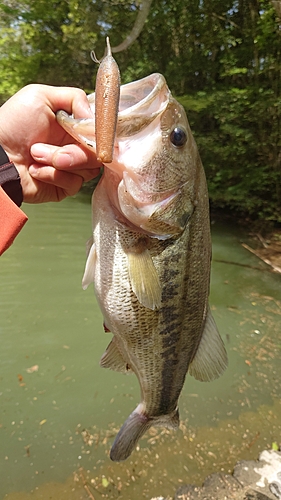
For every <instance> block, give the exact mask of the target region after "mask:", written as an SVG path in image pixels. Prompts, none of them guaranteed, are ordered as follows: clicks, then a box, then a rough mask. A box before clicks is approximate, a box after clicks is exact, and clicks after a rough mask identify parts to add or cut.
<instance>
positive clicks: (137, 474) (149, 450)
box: [0, 197, 281, 500]
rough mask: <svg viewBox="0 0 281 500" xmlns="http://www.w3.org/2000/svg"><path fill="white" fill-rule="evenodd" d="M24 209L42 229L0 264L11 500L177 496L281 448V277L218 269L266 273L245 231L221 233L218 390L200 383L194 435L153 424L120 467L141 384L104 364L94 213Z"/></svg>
mask: <svg viewBox="0 0 281 500" xmlns="http://www.w3.org/2000/svg"><path fill="white" fill-rule="evenodd" d="M25 210H26V212H27V214H28V215H29V218H30V220H29V222H28V224H27V225H26V226H25V228H24V230H23V231H22V232H21V234H20V235H19V236H18V238H17V240H16V242H15V243H14V245H13V246H12V248H11V249H10V250H9V251H8V252H6V254H4V255H3V256H2V257H1V261H0V304H1V306H0V307H1V323H0V331H1V351H0V440H1V452H0V477H1V481H0V497H1V498H8V499H9V500H12V499H17V498H18V499H19V498H20V499H21V500H24V499H25V498H26V499H27V498H31V496H30V494H29V493H28V492H30V491H31V490H33V493H32V498H44V499H46V498H49V497H51V496H53V498H59V499H64V498H67V499H73V500H74V499H78V498H83V499H84V498H85V499H87V498H91V496H90V495H91V494H92V495H94V494H95V492H96V491H98V492H99V494H100V495H102V496H104V497H105V498H117V496H118V498H124V499H130V498H136V497H138V498H139V497H141V496H143V498H151V497H152V496H157V495H160V494H161V495H163V496H167V495H172V494H173V493H174V491H175V489H176V488H177V487H178V486H179V485H180V484H181V481H183V482H191V481H193V482H199V483H200V481H202V480H203V479H204V477H205V476H206V474H208V473H210V472H213V471H215V470H220V469H224V470H225V471H226V470H231V468H232V466H233V464H234V463H235V462H236V461H237V460H238V459H240V458H248V459H249V458H256V456H257V453H258V450H261V449H263V448H264V447H266V446H271V443H272V442H273V441H277V442H279V441H280V430H281V424H280V419H279V420H278V418H277V416H278V415H279V416H280V410H281V407H280V403H279V400H280V380H281V377H280V375H281V368H280V357H281V340H280V329H281V328H280V324H281V321H280V320H281V318H280V315H281V302H280V277H279V276H278V275H273V274H270V273H267V272H262V271H259V270H255V269H251V268H250V267H249V268H247V267H240V266H235V265H233V264H231V263H230V264H225V263H221V262H217V261H220V260H227V261H229V262H238V263H242V264H247V265H249V266H251V265H252V266H255V267H259V268H260V269H263V267H264V264H263V263H260V262H259V261H258V260H257V259H256V258H255V257H254V256H253V255H251V254H250V253H248V252H247V251H246V250H245V249H243V248H242V247H241V245H240V238H241V234H239V233H237V232H235V231H234V230H233V229H230V228H226V227H225V226H220V225H219V224H214V226H213V259H214V262H213V267H212V286H211V300H210V302H211V304H212V308H213V314H214V316H215V318H216V321H217V323H218V326H219V329H220V332H221V333H222V337H223V339H224V341H225V343H226V346H227V350H228V353H229V358H230V366H229V368H228V370H227V372H226V374H225V375H224V376H223V377H222V378H220V379H219V380H217V381H215V382H213V383H210V384H204V383H200V382H196V381H195V380H193V379H192V378H191V377H188V378H187V381H186V384H185V387H184V390H183V393H182V396H181V399H180V414H181V419H182V426H181V431H179V432H178V433H170V432H167V431H165V430H162V429H160V430H159V429H158V430H157V431H155V430H154V429H151V432H150V433H149V434H148V436H146V437H145V438H144V439H143V440H141V442H140V447H139V448H138V450H137V451H136V452H135V453H134V454H133V455H132V457H131V458H130V459H129V460H128V461H127V462H125V463H124V464H113V463H112V462H110V460H109V458H108V452H109V449H110V446H111V444H112V442H113V439H114V436H115V434H116V431H117V430H118V428H119V427H120V425H121V424H122V423H123V421H124V419H125V418H126V417H127V416H128V414H129V413H130V412H131V411H132V409H133V408H134V407H135V406H136V404H137V403H138V401H139V389H138V384H137V381H136V379H135V377H133V376H127V377H126V376H123V375H122V374H118V373H114V372H111V371H109V370H102V369H101V368H100V367H99V358H100V356H101V354H102V353H103V351H104V349H105V347H106V346H107V344H108V336H107V335H106V334H104V333H103V328H102V318H101V314H100V312H99V310H98V307H97V305H96V303H95V300H94V296H93V292H92V290H91V289H88V290H87V291H83V290H82V288H81V278H82V274H83V270H84V263H85V241H86V240H87V239H88V237H89V236H90V232H91V220H90V219H91V214H90V212H91V211H90V205H89V203H85V200H84V199H83V198H81V197H77V198H73V199H68V200H65V201H64V202H63V203H61V204H60V205H57V204H47V205H42V206H36V207H33V206H25ZM244 241H245V238H244ZM278 440H279V441H278ZM24 491H26V492H27V493H26V495H24ZM13 492H20V493H18V494H16V493H13ZM91 492H92V493H91Z"/></svg>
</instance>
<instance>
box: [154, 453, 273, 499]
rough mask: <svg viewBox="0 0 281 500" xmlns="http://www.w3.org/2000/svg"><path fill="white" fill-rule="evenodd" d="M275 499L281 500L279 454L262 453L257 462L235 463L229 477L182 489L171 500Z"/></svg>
mask: <svg viewBox="0 0 281 500" xmlns="http://www.w3.org/2000/svg"><path fill="white" fill-rule="evenodd" d="M276 499H278V500H280V499H281V452H280V451H277V450H264V451H263V452H262V453H261V454H260V456H259V459H258V460H242V461H240V462H238V463H237V464H236V466H235V467H234V470H233V473H232V474H221V473H215V474H211V475H210V476H208V477H207V478H206V479H205V481H204V483H203V485H202V486H201V487H198V486H194V485H192V484H187V485H185V486H181V487H180V488H179V489H178V490H177V492H176V494H175V496H174V500H276ZM151 500H172V499H171V498H166V499H164V498H163V497H157V498H154V499H151Z"/></svg>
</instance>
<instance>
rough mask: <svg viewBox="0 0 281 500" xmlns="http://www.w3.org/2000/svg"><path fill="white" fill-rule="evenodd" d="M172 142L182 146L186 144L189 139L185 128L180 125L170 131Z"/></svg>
mask: <svg viewBox="0 0 281 500" xmlns="http://www.w3.org/2000/svg"><path fill="white" fill-rule="evenodd" d="M170 139H171V143H172V144H173V145H174V146H176V147H177V148H180V147H182V146H184V145H185V143H186V141H187V136H186V132H185V130H183V129H182V128H180V127H175V128H174V130H172V132H171V133H170Z"/></svg>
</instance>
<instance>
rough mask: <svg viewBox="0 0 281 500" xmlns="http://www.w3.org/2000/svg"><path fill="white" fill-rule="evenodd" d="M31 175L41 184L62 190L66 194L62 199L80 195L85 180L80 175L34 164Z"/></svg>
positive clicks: (30, 169)
mask: <svg viewBox="0 0 281 500" xmlns="http://www.w3.org/2000/svg"><path fill="white" fill-rule="evenodd" d="M29 173H30V175H31V176H32V177H33V178H34V179H36V180H38V181H40V182H43V183H45V184H52V185H54V186H56V188H60V189H62V190H63V193H64V196H63V197H62V198H65V197H66V196H73V195H75V194H76V193H78V191H79V190H80V188H81V186H82V183H83V178H82V177H81V176H80V175H76V174H73V173H71V172H65V171H62V170H57V169H55V168H53V167H51V166H48V167H43V166H39V165H36V164H33V165H31V166H30V167H29ZM62 198H59V199H62Z"/></svg>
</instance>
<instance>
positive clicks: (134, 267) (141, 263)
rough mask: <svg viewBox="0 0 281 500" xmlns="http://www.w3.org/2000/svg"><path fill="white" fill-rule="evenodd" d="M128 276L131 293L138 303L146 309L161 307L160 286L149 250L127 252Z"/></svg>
mask: <svg viewBox="0 0 281 500" xmlns="http://www.w3.org/2000/svg"><path fill="white" fill-rule="evenodd" d="M127 257H128V267H129V276H130V280H131V285H132V289H133V292H134V293H135V294H136V296H137V298H138V300H139V302H140V303H141V304H142V305H143V306H145V307H147V308H148V309H152V310H154V309H157V308H159V307H160V305H161V295H162V290H161V285H160V282H159V278H158V274H157V271H156V269H155V266H154V263H153V260H152V257H151V255H150V253H149V250H147V249H146V250H144V251H142V252H139V253H137V252H128V253H127Z"/></svg>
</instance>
